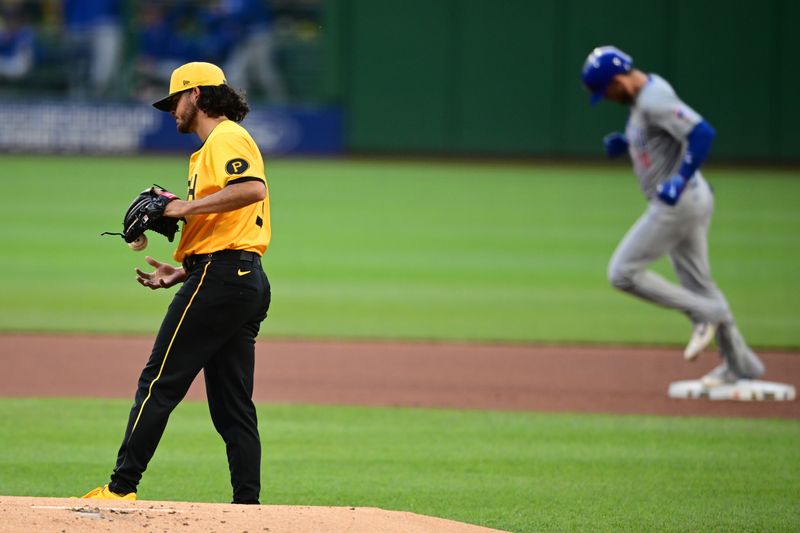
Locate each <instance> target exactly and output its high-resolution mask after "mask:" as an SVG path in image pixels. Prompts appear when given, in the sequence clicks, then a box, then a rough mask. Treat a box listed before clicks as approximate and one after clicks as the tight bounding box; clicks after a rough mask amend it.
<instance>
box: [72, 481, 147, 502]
mask: <svg viewBox="0 0 800 533" xmlns="http://www.w3.org/2000/svg"><path fill="white" fill-rule="evenodd" d="M81 498H88V499H90V500H135V499H136V493H135V492H129V493H128V494H117V493H116V492H111V491H110V490H108V485H103V486H102V487H97V488H96V489H93V490H90V491H89V492H87V493H86V494H84V495H83V496H81Z"/></svg>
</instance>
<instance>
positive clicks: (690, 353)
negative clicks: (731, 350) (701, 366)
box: [683, 322, 717, 361]
mask: <svg viewBox="0 0 800 533" xmlns="http://www.w3.org/2000/svg"><path fill="white" fill-rule="evenodd" d="M716 332H717V325H716V324H712V323H711V322H700V323H698V324H695V325H694V329H692V337H691V338H690V339H689V344H687V345H686V349H685V350H684V351H683V358H684V359H685V360H687V361H694V360H695V359H697V356H698V355H700V352H702V351H703V350H705V348H706V346H708V345H709V344H710V343H711V340H712V339H713V338H714V333H716Z"/></svg>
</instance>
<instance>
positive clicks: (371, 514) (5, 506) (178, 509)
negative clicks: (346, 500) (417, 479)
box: [0, 496, 499, 533]
mask: <svg viewBox="0 0 800 533" xmlns="http://www.w3.org/2000/svg"><path fill="white" fill-rule="evenodd" d="M0 531H15V532H16V531H43V532H49V531H54V532H62V531H63V532H73V531H74V532H77V531H80V532H96V531H119V532H130V531H142V532H152V533H156V532H162V531H169V532H172V531H181V532H182V531H185V532H187V533H188V532H194V531H203V532H220V533H222V532H225V531H237V532H242V531H248V532H249V533H257V532H269V533H312V532H313V533H318V532H320V531H325V532H330V533H338V532H342V533H344V532H348V533H359V532H363V533H429V532H443V533H488V532H491V531H499V530H497V529H489V528H484V527H479V526H473V525H470V524H465V523H463V522H453V521H450V520H444V519H441V518H434V517H430V516H423V515H418V514H414V513H407V512H401V511H384V510H382V509H376V508H371V507H311V506H308V507H307V506H291V505H231V504H221V503H189V502H156V501H144V500H142V501H135V502H129V501H108V500H82V499H79V498H30V497H16V496H0Z"/></svg>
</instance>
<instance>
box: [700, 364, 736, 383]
mask: <svg viewBox="0 0 800 533" xmlns="http://www.w3.org/2000/svg"><path fill="white" fill-rule="evenodd" d="M738 381H739V376H737V375H736V374H734V373H733V372H731V370H730V369H729V368H728V364H727V363H722V364H721V365H719V366H717V367H715V368H714V369H713V370H711V372H709V373H708V374H706V375H705V376H703V377H702V378H700V382H701V383H702V384H703V387H705V388H706V389H713V388H716V387H722V386H723V385H733V384H734V383H736V382H738Z"/></svg>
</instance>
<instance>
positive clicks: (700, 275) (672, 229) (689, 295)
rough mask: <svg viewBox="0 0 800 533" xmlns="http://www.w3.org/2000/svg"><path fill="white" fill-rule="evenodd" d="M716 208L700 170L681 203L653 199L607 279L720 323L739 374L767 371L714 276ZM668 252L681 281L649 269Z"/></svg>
mask: <svg viewBox="0 0 800 533" xmlns="http://www.w3.org/2000/svg"><path fill="white" fill-rule="evenodd" d="M713 212H714V196H713V194H712V193H711V188H710V187H709V185H708V183H707V182H706V181H705V179H703V177H702V176H701V175H700V174H699V173H698V174H696V175H695V177H694V178H693V179H692V180H691V181H690V182H689V184H688V185H687V188H686V190H685V191H684V192H683V194H682V195H681V198H680V201H679V202H678V203H677V205H675V206H668V205H666V204H664V203H663V202H661V201H660V200H658V199H657V198H654V199H651V200H650V202H649V204H648V207H647V210H646V211H645V213H644V214H643V215H642V216H641V217H640V218H639V220H638V221H637V222H636V223H635V224H634V225H633V227H632V228H631V229H630V230H629V231H628V233H627V234H626V235H625V237H624V238H623V239H622V242H620V244H619V246H618V247H617V249H616V251H615V252H614V255H613V256H612V258H611V261H610V263H609V265H608V279H609V281H610V282H611V284H612V285H613V286H614V287H615V288H617V289H619V290H622V291H625V292H628V293H630V294H632V295H634V296H637V297H639V298H642V299H644V300H647V301H649V302H652V303H654V304H657V305H661V306H663V307H668V308H670V309H677V310H679V311H682V312H683V313H685V314H686V315H687V316H688V317H689V320H691V321H692V323H699V322H712V323H717V324H719V329H718V331H717V344H718V346H719V349H720V355H721V356H722V358H723V359H724V360H725V362H726V363H727V364H728V367H729V368H730V369H731V370H732V371H733V372H734V373H735V374H736V375H738V376H739V377H743V378H755V377H758V376H760V375H761V374H763V372H764V365H763V364H762V362H761V360H760V359H759V358H758V356H756V354H755V353H753V351H752V350H751V349H750V348H749V347H748V346H747V343H746V342H745V340H744V337H742V334H741V333H740V332H739V330H738V328H737V327H736V324H735V321H734V318H733V314H732V313H731V310H730V307H729V305H728V302H727V300H726V299H725V296H724V295H723V294H722V291H720V290H719V288H718V287H717V285H716V283H714V280H713V279H712V277H711V265H710V263H709V260H708V228H709V225H710V223H711V216H712V214H713ZM665 254H669V258H670V261H671V263H672V267H673V269H674V270H675V274H676V275H677V277H678V281H679V282H680V285H676V284H675V283H672V282H670V281H667V280H666V279H664V278H663V277H662V276H660V275H659V274H657V273H655V272H652V271H650V270H647V267H648V266H649V265H650V264H651V263H653V262H654V261H656V260H658V259H659V258H661V257H662V256H664V255H665Z"/></svg>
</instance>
